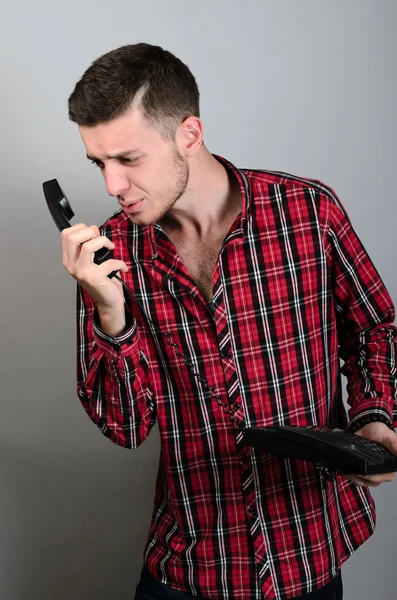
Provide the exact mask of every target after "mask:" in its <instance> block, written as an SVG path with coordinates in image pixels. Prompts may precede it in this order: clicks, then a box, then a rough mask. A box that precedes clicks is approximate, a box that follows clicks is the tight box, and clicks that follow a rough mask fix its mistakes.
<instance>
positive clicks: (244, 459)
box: [241, 456, 251, 465]
mask: <svg viewBox="0 0 397 600" xmlns="http://www.w3.org/2000/svg"><path fill="white" fill-rule="evenodd" d="M250 460H251V458H250V457H249V456H244V458H243V460H242V461H241V462H242V464H243V465H249V463H250Z"/></svg>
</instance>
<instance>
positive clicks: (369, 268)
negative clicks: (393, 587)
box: [77, 157, 397, 600]
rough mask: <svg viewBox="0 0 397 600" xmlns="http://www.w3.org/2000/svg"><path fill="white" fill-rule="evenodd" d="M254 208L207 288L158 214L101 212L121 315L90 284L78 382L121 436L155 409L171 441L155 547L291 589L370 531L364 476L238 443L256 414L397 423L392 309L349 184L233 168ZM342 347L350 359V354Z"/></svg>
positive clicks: (207, 567) (158, 500)
mask: <svg viewBox="0 0 397 600" xmlns="http://www.w3.org/2000/svg"><path fill="white" fill-rule="evenodd" d="M216 158H217V160H219V161H220V162H221V163H222V164H223V165H224V166H225V167H226V168H227V169H230V170H231V171H232V172H233V173H234V174H235V176H236V177H237V178H238V181H239V183H240V187H241V193H242V211H241V214H240V215H239V217H238V218H237V219H236V220H235V222H234V224H233V226H232V227H231V229H230V230H229V233H228V235H227V236H226V238H225V240H224V242H223V245H222V248H221V251H220V253H219V258H218V261H217V264H216V267H215V270H214V273H213V301H212V302H211V303H209V304H206V302H205V300H204V298H203V296H202V295H201V293H200V291H199V290H198V288H197V286H196V285H195V282H194V280H193V279H192V277H191V275H190V274H189V272H188V271H187V270H186V268H185V267H184V265H183V264H182V262H181V260H180V259H179V257H178V255H177V253H176V251H175V248H174V246H173V245H172V243H171V242H170V241H169V239H168V238H167V236H166V235H165V234H164V232H163V231H162V229H161V227H160V226H159V225H155V226H153V227H139V226H137V225H134V224H133V223H131V221H130V220H129V218H128V217H127V215H126V214H124V213H123V212H121V211H118V212H117V213H115V214H114V215H113V216H112V217H111V218H110V219H109V220H108V221H107V222H106V223H105V224H104V226H103V227H102V228H101V232H102V234H103V235H106V236H107V237H109V238H110V239H111V240H113V242H114V243H115V244H116V247H115V250H114V255H115V257H116V258H119V259H122V260H124V261H125V262H126V263H127V264H128V265H129V267H130V269H129V271H128V273H126V274H122V277H123V278H124V280H125V282H126V283H127V284H128V286H129V287H130V288H131V290H132V291H133V294H134V296H135V298H130V297H127V296H126V313H127V323H128V325H127V330H126V331H125V333H123V334H122V335H121V336H120V337H117V338H114V337H110V336H108V335H106V334H105V333H104V332H103V331H101V329H100V327H99V322H98V315H97V312H96V310H95V307H94V304H93V301H92V300H91V298H90V296H89V295H88V294H87V293H86V292H84V290H82V289H81V288H80V287H78V295H77V326H78V340H77V341H78V348H77V350H78V356H77V370H78V394H79V397H80V400H81V402H82V404H83V406H84V408H85V410H86V412H87V413H88V415H89V417H90V418H91V419H92V420H93V421H94V423H95V424H96V425H97V426H98V427H100V429H101V430H102V432H103V433H104V434H105V435H106V436H107V437H109V438H110V439H111V440H112V441H113V442H115V443H116V444H119V445H121V446H124V447H126V448H136V447H137V446H139V445H140V444H141V443H142V442H143V441H144V440H145V439H146V437H147V436H148V435H149V433H150V430H151V428H152V426H153V424H154V423H155V421H156V419H157V422H158V426H159V431H160V436H161V457H160V464H159V471H158V477H157V484H156V493H155V502H154V510H153V515H152V521H151V526H150V531H149V536H148V541H147V545H146V549H145V555H144V560H145V564H146V565H147V567H148V569H149V571H150V573H151V574H152V575H153V576H154V577H155V578H156V579H159V580H161V581H162V582H164V583H166V584H170V585H172V586H173V587H174V588H175V589H178V590H182V591H184V592H185V593H188V594H191V595H193V596H196V595H197V596H200V597H202V598H209V599H211V600H216V599H219V600H221V599H222V600H224V599H235V600H237V599H241V600H248V599H249V600H252V599H256V598H258V599H259V598H262V597H264V598H277V599H281V598H291V597H294V596H298V595H301V594H304V593H308V592H310V591H313V590H315V589H317V588H318V587H321V586H323V585H325V584H326V583H327V582H328V581H329V580H330V579H331V578H332V577H333V576H335V575H336V573H337V571H338V569H339V568H340V566H341V564H342V563H343V562H344V561H345V560H346V559H347V558H348V557H349V556H350V555H351V554H352V553H353V552H354V550H355V549H356V548H357V547H358V546H360V544H362V543H363V542H364V541H365V540H366V539H367V538H368V537H369V536H370V535H371V533H372V532H373V530H374V524H375V512H374V504H373V500H372V497H371V496H370V493H369V491H368V489H367V488H360V487H356V486H355V485H353V484H351V483H350V482H349V481H348V480H347V479H346V478H344V477H340V476H338V477H337V478H336V480H335V481H334V482H330V481H328V480H326V479H325V478H324V476H323V475H322V473H321V472H319V471H318V470H317V469H316V468H315V465H314V464H312V463H309V462H305V461H299V460H293V459H288V458H280V457H276V456H273V455H270V454H268V453H267V452H264V451H262V452H261V451H254V450H253V449H250V448H248V447H246V446H242V445H241V443H240V442H241V437H242V432H243V431H244V428H245V427H247V426H253V427H264V426H272V425H275V424H288V425H327V426H330V427H336V426H341V427H346V426H347V417H346V414H345V410H344V407H343V402H342V398H341V382H340V372H341V371H342V373H344V374H345V375H346V376H347V379H348V403H349V405H350V410H349V413H350V414H349V421H350V424H354V422H356V420H357V419H360V418H362V417H363V416H366V415H371V416H373V415H375V417H376V418H378V417H379V420H382V419H383V420H385V419H387V420H388V422H390V423H396V422H397V412H396V407H395V398H396V387H397V383H396V376H395V373H396V340H397V330H396V329H395V328H394V327H393V326H392V325H391V323H392V322H393V319H394V308H393V306H392V302H391V300H390V297H389V295H388V293H387V291H386V290H385V288H384V286H383V284H382V282H381V280H380V277H379V275H378V273H377V272H376V270H375V268H374V266H373V265H372V263H371V261H370V259H369V257H368V256H367V254H366V252H365V250H364V248H363V246H362V245H361V243H360V241H359V239H358V238H357V236H356V234H355V232H354V230H353V229H352V226H351V223H350V221H349V219H348V217H347V215H346V212H345V211H344V209H343V207H342V205H341V203H340V201H339V199H338V198H337V196H336V195H335V193H334V192H333V190H332V189H330V188H329V187H327V186H326V185H324V184H323V183H321V182H319V181H317V180H311V179H303V178H301V177H296V176H293V175H290V174H287V173H281V172H274V171H255V170H250V169H243V170H239V169H237V168H235V167H234V166H233V165H231V164H230V163H229V162H228V161H226V160H225V159H223V158H221V157H216ZM339 357H341V358H342V359H343V361H344V364H343V368H342V369H340V365H339Z"/></svg>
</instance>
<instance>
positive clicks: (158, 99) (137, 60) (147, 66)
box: [69, 44, 200, 140]
mask: <svg viewBox="0 0 397 600" xmlns="http://www.w3.org/2000/svg"><path fill="white" fill-rule="evenodd" d="M133 106H139V107H140V109H141V110H142V112H143V115H144V117H146V119H147V120H148V121H149V124H150V125H152V126H154V127H155V128H156V129H158V130H159V132H160V133H161V134H162V135H163V137H164V138H165V139H168V140H173V139H174V137H175V132H176V129H177V127H178V125H179V124H180V123H181V122H182V121H184V119H186V118H187V117H190V116H192V115H193V116H196V117H200V108H199V90H198V87H197V83H196V80H195V78H194V76H193V75H192V73H191V71H190V70H189V68H188V67H187V66H186V65H185V64H184V63H183V62H182V61H181V60H179V58H177V57H176V56H174V55H173V54H171V52H168V51H167V50H163V48H160V46H152V45H150V44H134V45H128V46H121V47H120V48H117V49H116V50H112V51H110V52H108V53H106V54H104V55H103V56H100V57H99V58H97V59H96V60H95V61H94V62H93V63H92V64H91V66H90V67H88V69H87V70H86V71H85V73H84V74H83V76H82V78H81V79H80V81H78V83H77V84H76V86H75V88H74V90H73V93H72V94H71V95H70V97H69V118H70V120H71V121H74V122H75V123H77V124H78V125H85V126H94V125H97V124H99V123H106V122H109V121H111V120H113V119H116V118H117V117H119V116H121V115H123V114H124V113H126V112H127V111H128V110H129V109H130V108H131V107H133Z"/></svg>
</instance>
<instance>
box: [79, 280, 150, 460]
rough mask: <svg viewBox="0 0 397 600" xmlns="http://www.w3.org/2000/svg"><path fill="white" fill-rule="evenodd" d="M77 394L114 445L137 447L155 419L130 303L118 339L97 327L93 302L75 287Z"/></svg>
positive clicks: (126, 306)
mask: <svg viewBox="0 0 397 600" xmlns="http://www.w3.org/2000/svg"><path fill="white" fill-rule="evenodd" d="M76 308H77V311H76V312H77V394H78V396H79V398H80V401H81V403H82V405H83V408H84V409H85V411H86V413H87V414H88V416H89V417H90V419H91V420H92V421H93V422H94V423H95V424H96V425H97V426H98V427H99V428H100V430H101V431H102V433H103V434H104V435H105V436H106V437H108V438H109V439H110V440H111V441H112V442H114V443H115V444H118V445H120V446H124V447H125V448H136V447H138V446H139V445H140V444H141V443H142V442H143V441H144V440H145V439H146V437H147V436H148V435H149V433H150V430H151V428H152V427H153V425H154V423H155V420H156V411H155V403H154V400H153V394H152V392H151V389H150V386H149V382H148V358H147V357H146V355H145V353H144V352H143V350H142V349H141V348H140V343H139V332H138V328H137V324H136V321H135V319H134V317H133V315H132V312H131V310H130V308H129V307H128V305H127V304H126V305H125V310H126V322H127V326H126V330H125V332H124V333H123V334H122V335H121V336H118V337H112V336H109V335H107V334H106V333H105V332H104V331H102V330H101V328H100V323H99V317H98V313H97V310H96V308H95V304H94V302H93V300H92V298H91V297H90V296H89V294H87V292H85V290H84V289H83V288H82V287H81V286H80V285H78V286H77V307H76Z"/></svg>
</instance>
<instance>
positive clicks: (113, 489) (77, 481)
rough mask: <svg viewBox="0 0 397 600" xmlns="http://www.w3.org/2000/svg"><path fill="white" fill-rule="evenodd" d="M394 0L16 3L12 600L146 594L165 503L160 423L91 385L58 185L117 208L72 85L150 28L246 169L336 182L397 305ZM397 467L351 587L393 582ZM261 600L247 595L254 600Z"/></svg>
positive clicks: (10, 222)
mask: <svg viewBox="0 0 397 600" xmlns="http://www.w3.org/2000/svg"><path fill="white" fill-rule="evenodd" d="M396 13H397V11H396V2H395V0H390V1H387V0H384V1H382V0H377V1H376V0H373V1H372V2H371V1H367V0H350V1H349V2H346V1H343V0H336V1H335V0H334V1H333V2H323V1H321V0H301V1H299V2H297V1H295V0H294V1H281V2H280V1H277V0H274V1H269V2H268V1H265V0H256V1H252V0H245V1H244V2H240V1H217V0H200V1H199V2H188V1H187V0H185V1H172V0H167V2H164V1H162V0H158V1H154V0H146V1H145V2H134V1H133V0H128V1H127V0H126V1H123V0H113V1H112V2H105V0H103V2H98V1H96V0H95V1H94V0H71V1H70V2H68V3H57V2H51V1H50V0H48V1H45V0H36V1H35V2H30V1H29V0H25V1H23V2H18V0H14V1H13V2H3V3H2V4H1V15H0V33H1V36H0V40H1V41H0V44H1V111H0V119H1V129H0V131H1V135H0V141H1V179H0V186H1V195H0V199H1V213H2V214H1V219H0V227H1V232H0V240H1V253H0V260H1V264H2V269H1V287H0V289H1V312H0V315H1V327H0V332H1V361H0V368H1V428H0V432H1V433H0V440H1V441H0V467H1V480H0V598H1V599H4V600H39V599H40V600H54V599H56V600H70V599H73V600H91V599H92V600H94V599H95V600H105V599H106V600H108V599H109V598H116V597H117V598H118V597H124V598H131V600H132V598H133V590H134V588H135V584H136V582H137V579H138V576H139V571H140V568H141V557H142V551H143V546H144V543H145V540H146V534H147V529H148V525H149V519H150V516H151V510H152V496H153V490H154V481H155V474H156V470H157V463H158V453H159V441H158V433H157V429H156V430H154V432H153V433H152V435H151V436H150V438H149V439H148V440H147V441H146V442H145V443H144V444H143V446H142V447H141V448H139V449H138V450H136V451H127V450H125V449H122V448H119V447H117V446H115V445H113V444H112V443H111V442H109V441H108V440H107V439H106V438H104V437H103V436H102V434H101V433H100V432H99V430H97V429H96V427H95V426H94V425H93V424H92V423H91V422H90V420H89V419H88V417H87V416H86V415H85V413H84V411H83V409H82V408H81V406H80V404H79V401H78V399H77V396H76V392H75V324H74V306H75V284H74V281H73V280H72V279H71V277H70V276H69V275H68V274H67V273H66V271H65V270H64V268H63V266H62V264H61V253H60V238H59V234H58V232H57V230H56V228H55V226H54V224H53V222H52V220H51V218H50V215H49V214H48V212H47V208H46V205H45V201H44V197H43V195H42V190H41V184H42V182H43V181H45V180H47V179H52V178H54V177H56V178H58V180H59V181H60V183H61V185H62V187H63V188H64V190H65V191H66V193H67V195H68V197H69V200H70V201H71V203H72V206H73V208H74V211H75V213H76V219H77V220H76V219H75V220H74V222H80V221H83V222H85V223H87V224H91V223H96V224H98V225H99V224H101V223H102V222H103V221H104V220H105V219H106V218H107V217H108V216H109V215H110V214H112V213H113V212H114V211H115V210H116V208H117V205H116V202H115V200H114V199H113V198H110V197H108V196H106V193H105V189H104V185H103V182H102V179H101V176H100V173H99V172H98V171H97V170H96V168H95V167H94V166H92V165H90V164H89V163H88V161H87V160H86V158H85V152H84V147H83V144H82V142H81V140H80V138H79V135H78V132H77V129H76V126H75V125H74V124H72V123H70V122H69V121H68V118H67V105H66V103H67V97H68V95H69V94H70V93H71V91H72V89H73V87H74V84H75V82H76V81H77V79H79V78H80V76H81V75H82V73H83V71H84V70H85V69H86V68H87V67H88V65H89V64H90V62H91V61H92V60H94V59H95V58H96V57H98V56H99V55H101V54H103V53H104V52H106V51H108V50H111V49H112V48H115V47H118V46H120V45H122V44H126V43H135V42H138V41H147V42H150V43H154V44H159V45H162V46H164V47H165V48H167V49H169V50H171V51H173V52H174V53H175V54H177V55H178V56H180V58H181V59H182V60H184V61H185V62H186V63H187V64H188V65H189V66H190V68H191V69H192V71H193V73H194V74H195V75H196V77H197V80H198V83H199V85H200V90H201V97H202V118H203V121H204V125H205V142H206V144H207V146H208V148H209V149H210V150H211V151H212V152H216V153H218V154H221V155H223V156H225V157H227V158H228V159H230V160H231V161H232V162H234V163H235V164H236V165H237V166H240V167H253V168H267V169H275V170H284V171H289V172H292V173H295V174H298V175H302V176H307V177H314V178H318V179H322V180H323V181H324V182H326V183H328V184H329V185H331V186H332V187H333V188H334V189H335V190H336V192H337V193H338V194H339V196H340V198H341V200H342V202H343V203H344V205H345V207H346V208H347V210H348V212H349V214H350V216H351V218H352V220H353V223H354V225H355V228H356V230H357V232H358V233H359V235H360V237H361V239H362V241H363V242H364V245H365V246H366V248H367V250H368V251H369V253H370V255H371V257H372V258H373V261H374V262H375V264H376V266H377V268H378V271H379V272H380V274H381V275H382V278H383V279H384V281H385V283H386V285H387V287H388V289H389V291H390V293H391V296H392V298H393V299H394V301H395V302H396V301H397V276H396V267H395V264H396V260H395V257H396V250H397V244H396V217H397V209H396V200H395V183H394V177H395V171H396V164H397V160H396V159H397V155H396V139H397V131H396V129H397V127H396V125H397V121H396V106H397V90H396V56H397V47H396V36H395V31H396V26H397V14H396ZM396 485H397V484H396V482H393V483H389V484H383V485H382V486H381V487H380V488H378V489H376V490H374V497H375V500H376V503H377V508H378V526H377V532H376V534H375V536H373V537H372V538H371V539H370V540H369V541H368V542H367V543H366V544H365V545H364V546H363V547H362V548H361V549H359V550H358V551H357V553H356V554H355V555H354V556H353V557H352V558H351V559H350V561H349V562H348V563H347V564H346V565H345V567H344V569H343V574H344V581H345V590H346V591H345V598H346V600H355V599H360V600H373V599H374V598H382V599H388V600H389V599H392V598H395V597H396V596H395V594H396V591H395V590H396V588H397V571H396V567H395V548H396V541H397V520H396V518H395V504H396V491H397V487H396ZM247 600H248V599H247Z"/></svg>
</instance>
